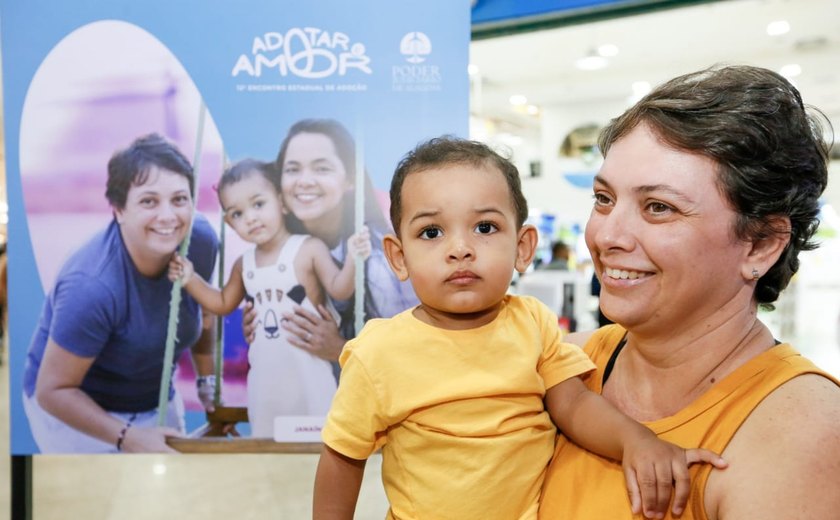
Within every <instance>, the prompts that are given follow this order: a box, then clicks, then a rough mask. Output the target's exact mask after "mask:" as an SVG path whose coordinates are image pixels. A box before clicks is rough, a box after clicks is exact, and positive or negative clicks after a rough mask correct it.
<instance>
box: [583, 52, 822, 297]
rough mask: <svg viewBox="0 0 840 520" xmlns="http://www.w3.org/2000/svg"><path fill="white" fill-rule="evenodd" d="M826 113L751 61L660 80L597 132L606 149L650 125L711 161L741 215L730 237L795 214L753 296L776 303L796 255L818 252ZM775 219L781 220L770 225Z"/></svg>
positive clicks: (750, 234) (756, 232)
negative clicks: (782, 244)
mask: <svg viewBox="0 0 840 520" xmlns="http://www.w3.org/2000/svg"><path fill="white" fill-rule="evenodd" d="M823 121H824V122H825V124H826V125H827V126H826V127H825V128H826V129H829V130H830V129H831V125H830V123H829V122H828V119H827V118H825V116H824V115H823V114H822V113H821V112H819V111H818V110H816V109H814V108H812V107H808V108H806V106H805V105H804V104H803V103H802V97H801V96H800V94H799V91H798V90H797V89H796V88H795V87H794V86H793V85H791V84H790V82H788V81H787V80H786V79H785V78H784V77H782V76H781V75H779V74H777V73H775V72H773V71H771V70H767V69H764V68H759V67H750V66H715V67H711V68H709V69H705V70H701V71H698V72H693V73H690V74H686V75H683V76H679V77H677V78H674V79H672V80H670V81H668V82H666V83H664V84H663V85H660V86H659V87H657V88H656V89H654V90H653V91H652V92H650V93H649V94H648V95H646V96H645V97H644V98H642V99H641V100H640V101H639V102H638V103H636V105H634V106H633V107H632V108H630V109H629V110H627V111H626V112H625V113H624V114H622V115H621V116H620V117H618V118H616V119H614V120H612V121H611V122H610V124H609V125H607V126H606V127H605V128H604V129H603V130H602V132H601V136H600V140H599V145H600V147H601V150H602V152H603V154H604V155H605V156H606V155H607V154H608V153H609V149H610V146H611V145H612V144H613V143H614V142H616V141H617V140H618V139H620V138H621V137H623V136H625V135H627V134H628V133H629V132H630V131H631V130H633V128H635V127H636V126H637V125H639V124H642V123H644V124H645V125H647V126H648V127H649V128H650V129H651V130H653V132H654V133H655V134H656V135H657V136H658V137H659V138H660V139H661V140H662V142H663V143H665V144H667V145H669V146H672V147H674V148H675V149H678V150H685V151H688V152H693V153H697V154H701V155H704V156H706V157H709V158H711V159H713V160H714V161H715V162H716V163H717V165H718V167H719V169H718V184H719V186H720V189H721V192H722V193H723V195H724V196H725V198H726V199H727V200H728V202H729V204H730V205H731V207H732V208H733V209H734V210H735V211H736V213H737V220H736V223H735V229H734V234H735V236H736V237H737V238H738V239H744V240H756V239H761V238H763V237H767V236H770V235H771V234H774V233H787V232H788V230H787V228H786V227H785V228H784V229H781V228H779V226H778V219H777V217H787V218H788V219H790V230H789V232H790V242H789V243H788V245H787V247H786V248H785V250H784V251H783V253H782V255H781V256H780V257H779V259H778V261H777V262H776V263H775V264H774V265H773V267H772V268H771V269H770V270H769V271H768V272H767V273H765V274H764V276H762V277H761V279H760V280H758V282H757V284H756V289H755V299H756V301H757V302H758V303H759V304H762V305H763V306H764V307H767V308H772V307H773V306H772V305H771V304H772V302H774V301H776V299H778V297H779V293H780V292H781V291H782V290H783V289H784V288H785V287H787V284H788V282H789V281H790V279H791V277H792V276H793V274H794V273H796V271H797V270H798V269H799V258H798V256H799V252H800V251H808V250H811V249H815V248H816V247H817V244H816V243H815V242H813V241H812V238H813V236H814V233H815V232H816V230H817V227H818V226H819V219H818V215H819V210H820V205H819V197H820V195H821V194H822V192H823V190H824V189H825V187H826V183H827V182H828V165H827V162H828V150H829V143H827V142H826V140H825V138H824V127H823V124H822V122H823ZM774 223H775V224H776V225H775V226H774Z"/></svg>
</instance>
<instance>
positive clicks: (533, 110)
mask: <svg viewBox="0 0 840 520" xmlns="http://www.w3.org/2000/svg"><path fill="white" fill-rule="evenodd" d="M526 110H527V112H528V114H529V115H532V116H536V115H539V113H540V107H538V106H537V105H528V107H527V108H526Z"/></svg>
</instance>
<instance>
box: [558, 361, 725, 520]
mask: <svg viewBox="0 0 840 520" xmlns="http://www.w3.org/2000/svg"><path fill="white" fill-rule="evenodd" d="M545 401H546V408H547V410H548V412H549V414H550V415H551V418H552V420H553V421H554V423H555V424H556V425H557V427H558V428H559V429H560V430H561V431H562V432H563V434H564V435H566V436H567V437H569V438H570V439H571V440H573V441H574V442H575V443H576V444H578V445H580V446H583V447H584V448H586V449H587V450H589V451H592V452H595V453H597V454H599V455H601V456H604V457H608V458H611V459H613V460H620V461H621V462H622V467H623V468H624V475H625V478H626V480H627V488H628V492H629V493H630V503H631V507H632V510H633V513H634V514H638V513H640V512H642V511H643V512H644V515H645V517H646V518H657V516H656V515H657V514H664V513H665V512H666V511H667V510H668V504H669V502H670V501H671V490H672V487H673V488H674V504H673V506H672V508H671V511H672V512H673V513H674V514H675V515H679V514H682V511H683V509H684V508H685V504H686V502H687V501H688V496H689V492H690V480H689V475H688V466H689V465H691V464H693V463H695V462H710V463H712V464H714V465H715V466H716V467H719V468H725V467H726V462H724V461H723V459H721V458H720V457H719V456H718V455H717V454H715V453H712V452H711V451H708V450H703V449H691V450H684V449H683V448H681V447H679V446H676V445H674V444H671V443H668V442H665V441H662V440H659V438H658V437H656V435H654V434H653V432H651V431H650V430H649V429H647V428H646V427H644V426H643V425H641V424H639V423H638V422H636V421H634V420H632V419H631V418H630V417H628V416H626V415H624V414H623V413H621V412H620V411H619V410H618V409H617V408H615V407H614V406H613V405H612V404H611V403H610V402H609V401H607V400H606V399H604V398H603V397H602V396H600V395H598V394H596V393H595V392H591V391H589V390H588V389H587V388H586V386H585V385H584V384H583V381H581V379H580V378H579V377H572V378H569V379H567V380H565V381H563V382H562V383H560V384H558V385H555V386H553V387H551V388H549V389H548V390H547V391H546V397H545Z"/></svg>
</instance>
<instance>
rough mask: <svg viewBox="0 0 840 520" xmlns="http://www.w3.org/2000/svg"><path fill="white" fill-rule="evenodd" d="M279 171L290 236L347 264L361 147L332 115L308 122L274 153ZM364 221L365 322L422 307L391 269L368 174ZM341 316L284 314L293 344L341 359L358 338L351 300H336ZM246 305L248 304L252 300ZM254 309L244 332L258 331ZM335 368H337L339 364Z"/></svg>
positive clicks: (292, 130)
mask: <svg viewBox="0 0 840 520" xmlns="http://www.w3.org/2000/svg"><path fill="white" fill-rule="evenodd" d="M276 162H277V168H278V171H279V172H280V184H281V190H282V193H283V201H284V205H285V207H286V208H287V210H288V212H289V213H287V214H286V225H287V227H288V228H289V231H291V232H292V233H302V234H309V235H312V236H315V237H317V238H320V239H321V240H323V241H324V242H325V243H326V244H327V246H328V247H329V248H330V250H331V253H332V255H333V258H334V259H335V261H336V262H337V263H339V264H342V263H343V262H344V259H345V256H346V254H347V252H346V245H347V244H346V242H347V238H348V237H349V236H350V235H352V234H353V233H354V231H355V230H354V227H353V225H354V221H355V219H354V209H355V206H354V199H355V197H354V193H355V190H354V186H355V179H356V175H365V172H357V171H356V144H355V142H354V140H353V137H352V136H351V135H350V133H349V132H348V131H347V129H345V128H344V127H343V126H342V125H341V124H340V123H339V122H337V121H335V120H332V119H304V120H301V121H298V122H297V123H295V124H294V125H292V127H291V128H290V129H289V131H288V133H287V135H286V138H285V139H284V140H283V142H282V143H281V145H280V151H279V153H278V154H277V161H276ZM365 225H367V227H368V229H369V230H370V235H371V244H372V246H373V248H372V251H371V255H370V257H369V258H368V259H367V260H366V261H365V312H364V314H365V319H366V320H367V319H370V318H379V317H390V316H393V315H394V314H396V313H398V312H400V311H403V310H405V309H407V308H409V307H411V306H412V305H416V304H417V297H416V296H415V295H414V291H413V289H412V288H411V285H410V284H409V283H407V282H400V281H399V280H398V279H397V278H396V277H395V276H394V274H393V272H392V271H391V269H390V268H389V267H388V262H387V260H386V259H385V254H384V252H383V250H382V237H383V236H384V235H385V233H387V232H388V231H389V230H390V228H389V226H388V224H387V222H386V220H385V216H384V214H383V212H382V209H381V208H380V207H379V204H378V202H377V198H376V194H375V193H374V190H373V186H372V184H371V182H370V179H369V178H368V177H367V175H365ZM332 304H333V305H334V307H335V309H336V310H337V311H338V315H339V318H338V320H336V319H335V318H334V317H333V315H332V314H331V313H330V312H329V310H328V309H327V308H326V307H324V306H319V308H318V311H319V312H318V314H315V313H312V312H309V311H307V310H305V309H303V308H300V307H298V308H297V311H296V313H295V314H293V315H289V316H286V320H285V321H284V323H283V327H284V328H285V329H286V331H287V332H289V333H291V334H290V335H289V342H290V343H291V344H293V345H295V346H297V347H300V348H304V349H306V350H308V351H310V352H312V353H313V354H315V355H317V356H320V357H322V358H324V359H327V360H330V361H337V360H338V355H339V353H340V352H341V349H342V348H343V346H344V343H345V341H346V340H347V339H350V338H352V337H354V336H355V335H356V332H357V331H356V330H355V324H354V321H355V320H354V311H355V307H354V299H353V298H350V299H349V300H346V301H336V300H333V301H332ZM248 305H249V307H248V308H249V309H250V304H248ZM253 318H254V314H253V313H252V312H251V311H247V312H246V315H245V323H244V328H245V336H246V337H248V338H250V337H251V336H252V335H253V327H252V326H251V323H250V322H252V320H253ZM336 367H337V365H336Z"/></svg>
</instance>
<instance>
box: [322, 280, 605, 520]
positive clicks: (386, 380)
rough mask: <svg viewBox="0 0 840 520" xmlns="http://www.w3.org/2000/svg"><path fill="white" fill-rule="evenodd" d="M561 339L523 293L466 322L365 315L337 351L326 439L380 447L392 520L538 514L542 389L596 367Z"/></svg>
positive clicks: (548, 445) (547, 425)
mask: <svg viewBox="0 0 840 520" xmlns="http://www.w3.org/2000/svg"><path fill="white" fill-rule="evenodd" d="M560 339H561V336H560V330H559V328H558V326H557V316H556V315H555V314H553V313H552V312H551V311H550V310H549V309H548V308H547V307H545V306H544V305H543V304H542V303H540V302H539V301H537V300H536V299H533V298H529V297H517V296H508V297H506V299H505V302H504V306H503V309H502V310H501V312H500V313H499V315H498V317H497V318H496V319H495V320H494V321H493V322H492V323H489V324H487V325H484V326H482V327H479V328H476V329H472V330H463V331H450V330H444V329H439V328H436V327H433V326H431V325H428V324H426V323H423V322H421V321H419V320H418V319H417V318H415V317H414V315H413V314H412V311H411V310H409V311H406V312H403V313H401V314H398V315H397V316H395V317H393V318H391V319H387V320H384V319H380V320H371V321H369V322H368V323H367V324H366V325H365V327H364V329H363V330H362V332H361V334H359V336H358V337H357V338H356V339H354V340H352V341H350V342H348V343H347V346H346V347H345V349H344V351H343V352H342V354H341V359H340V362H341V366H342V372H341V380H340V382H339V386H338V392H337V393H336V395H335V398H334V399H333V404H332V408H331V409H330V413H329V415H328V416H327V421H326V425H325V426H324V430H323V439H324V442H325V443H326V444H327V445H328V446H330V447H331V448H332V449H334V450H336V451H338V452H340V453H342V454H344V455H346V456H348V457H351V458H355V459H366V458H367V457H368V456H369V455H370V454H371V453H373V452H374V451H375V450H376V449H377V448H380V447H381V448H382V479H383V483H384V485H385V491H386V494H387V495H388V500H389V502H390V505H391V510H390V512H389V518H399V519H405V518H411V519H427V518H433V519H444V518H451V519H457V520H468V519H472V518H475V519H482V520H492V519H500V520H502V519H503V520H515V519H519V518H536V512H537V508H538V502H539V495H540V489H541V486H542V481H543V477H544V475H545V470H546V466H547V464H548V461H549V459H550V458H551V453H552V451H553V448H554V436H555V428H554V425H553V424H552V423H551V420H550V418H549V416H548V413H547V412H546V411H545V408H544V405H543V397H544V396H545V391H546V389H547V388H550V387H552V386H554V385H556V384H558V383H560V382H562V381H564V380H566V379H568V378H570V377H574V376H576V375H579V374H582V373H585V372H588V371H589V370H591V369H592V368H593V365H592V363H591V361H589V358H587V357H586V355H585V354H583V351H582V350H581V349H579V348H578V347H576V346H575V345H571V344H567V343H561V341H560Z"/></svg>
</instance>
